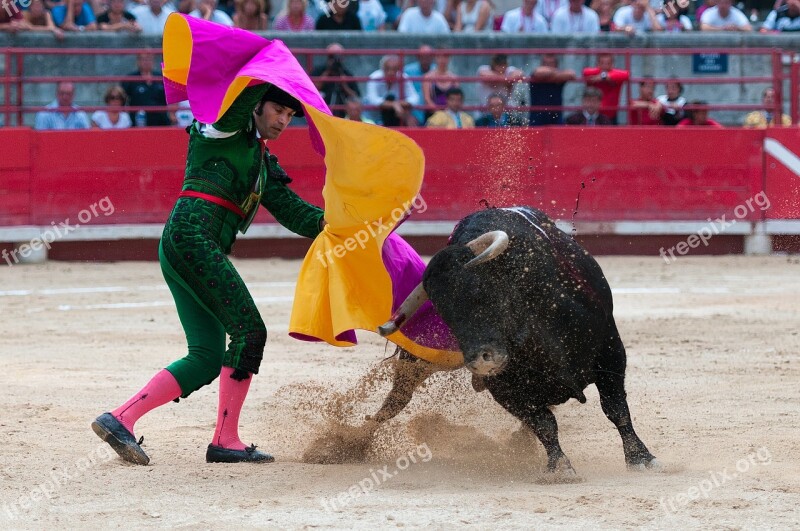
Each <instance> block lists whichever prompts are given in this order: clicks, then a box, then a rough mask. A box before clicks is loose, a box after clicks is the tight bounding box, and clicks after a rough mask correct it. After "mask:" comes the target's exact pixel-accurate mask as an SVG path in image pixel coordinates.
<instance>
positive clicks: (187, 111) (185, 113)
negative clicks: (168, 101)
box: [174, 100, 194, 129]
mask: <svg viewBox="0 0 800 531" xmlns="http://www.w3.org/2000/svg"><path fill="white" fill-rule="evenodd" d="M174 112H175V122H176V123H175V125H177V126H178V127H180V128H182V129H186V128H187V127H189V126H190V125H192V123H193V122H194V113H192V106H191V105H189V102H188V101H186V100H184V101H181V102H178V105H177V107H176V108H175V111H174Z"/></svg>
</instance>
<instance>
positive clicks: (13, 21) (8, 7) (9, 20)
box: [0, 1, 27, 33]
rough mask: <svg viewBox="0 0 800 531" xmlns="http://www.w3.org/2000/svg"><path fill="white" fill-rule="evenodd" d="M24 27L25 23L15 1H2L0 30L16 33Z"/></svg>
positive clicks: (25, 26)
mask: <svg viewBox="0 0 800 531" xmlns="http://www.w3.org/2000/svg"><path fill="white" fill-rule="evenodd" d="M24 29H27V25H26V24H25V19H24V18H23V16H22V11H21V10H20V9H19V8H18V7H17V3H16V2H9V1H6V2H5V3H3V4H2V6H1V7H0V31H7V32H9V33H16V32H18V31H22V30H24Z"/></svg>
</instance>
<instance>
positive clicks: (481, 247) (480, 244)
mask: <svg viewBox="0 0 800 531" xmlns="http://www.w3.org/2000/svg"><path fill="white" fill-rule="evenodd" d="M467 247H469V248H470V250H471V251H472V252H473V253H475V258H473V259H472V260H470V261H469V262H467V265H466V266H464V267H474V266H476V265H479V264H482V263H484V262H488V261H489V260H493V259H495V258H497V257H498V256H500V255H501V254H503V251H505V250H506V249H508V234H506V233H505V231H502V230H495V231H492V232H487V233H486V234H482V235H481V236H478V237H477V238H475V239H474V240H472V241H471V242H469V243H468V244H467Z"/></svg>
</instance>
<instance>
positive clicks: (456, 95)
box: [425, 87, 475, 129]
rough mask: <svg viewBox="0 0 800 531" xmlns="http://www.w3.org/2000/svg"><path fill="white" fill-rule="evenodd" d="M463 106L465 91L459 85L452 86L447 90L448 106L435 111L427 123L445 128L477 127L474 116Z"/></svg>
mask: <svg viewBox="0 0 800 531" xmlns="http://www.w3.org/2000/svg"><path fill="white" fill-rule="evenodd" d="M463 108H464V91H463V90H461V89H460V88H458V87H452V88H450V89H448V91H447V107H446V108H445V109H444V110H442V111H436V112H435V113H433V115H432V116H431V117H430V118H428V121H427V122H426V123H425V125H426V126H427V127H443V128H445V129H472V128H473V127H475V122H474V121H473V120H472V116H470V115H469V114H467V113H465V112H464V111H463V110H462V109H463Z"/></svg>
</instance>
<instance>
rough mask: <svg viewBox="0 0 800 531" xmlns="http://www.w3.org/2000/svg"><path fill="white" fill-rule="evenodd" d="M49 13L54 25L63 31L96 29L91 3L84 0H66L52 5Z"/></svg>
mask: <svg viewBox="0 0 800 531" xmlns="http://www.w3.org/2000/svg"><path fill="white" fill-rule="evenodd" d="M51 14H52V15H53V22H54V23H55V25H56V26H58V27H59V28H61V29H63V30H64V31H96V30H97V22H96V20H95V18H94V12H93V11H92V5H91V4H90V3H89V2H85V1H84V0H67V2H66V3H65V4H62V5H57V6H55V7H53V9H52V12H51Z"/></svg>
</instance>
